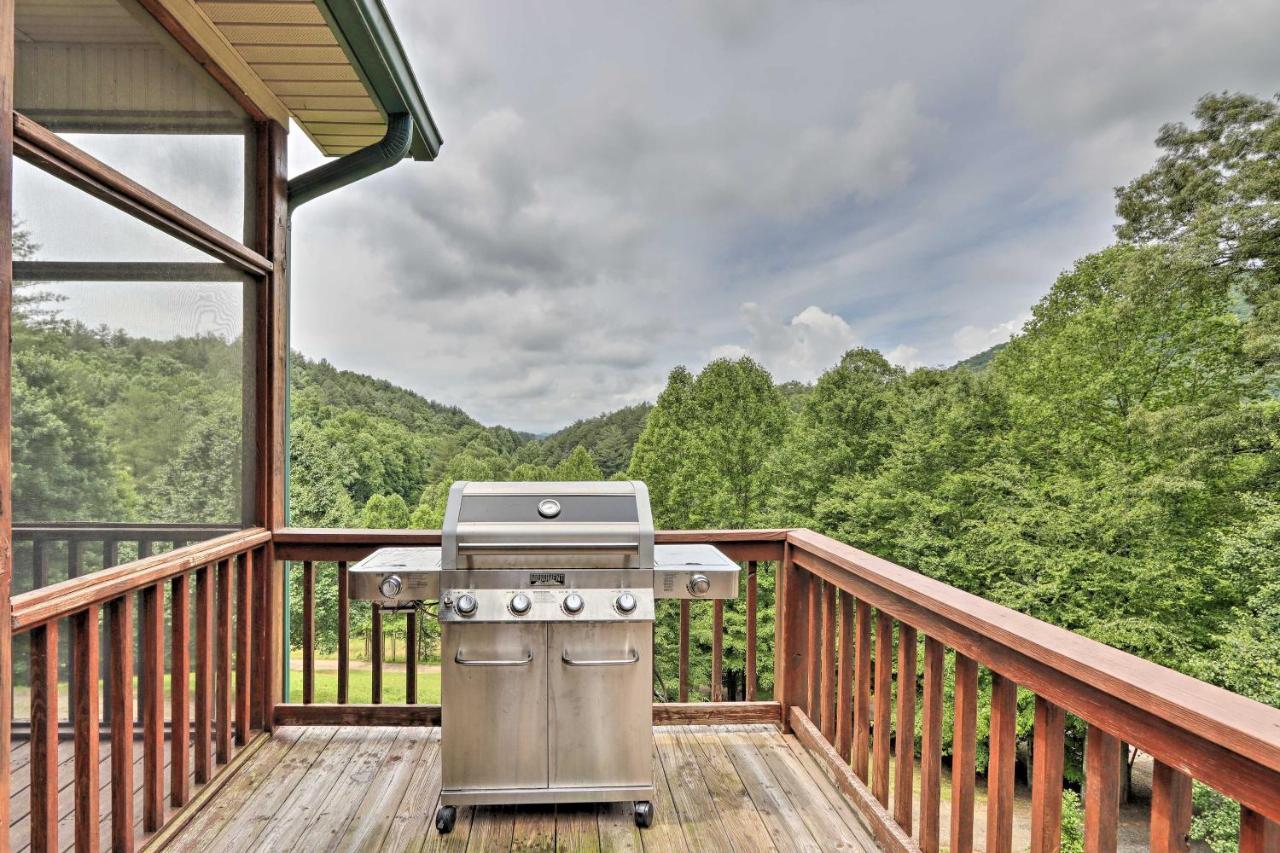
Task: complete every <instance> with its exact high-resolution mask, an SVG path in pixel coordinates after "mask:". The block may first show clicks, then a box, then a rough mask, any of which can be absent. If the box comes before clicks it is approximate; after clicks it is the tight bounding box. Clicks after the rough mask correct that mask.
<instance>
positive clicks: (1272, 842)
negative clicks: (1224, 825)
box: [1240, 806, 1280, 853]
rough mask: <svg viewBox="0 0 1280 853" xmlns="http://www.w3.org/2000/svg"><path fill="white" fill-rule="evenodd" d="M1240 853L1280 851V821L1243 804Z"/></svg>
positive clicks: (1276, 852)
mask: <svg viewBox="0 0 1280 853" xmlns="http://www.w3.org/2000/svg"><path fill="white" fill-rule="evenodd" d="M1240 853H1280V823H1276V822H1275V821H1273V820H1267V818H1266V817H1265V816H1263V815H1260V814H1258V813H1257V812H1255V811H1254V810H1253V809H1251V808H1249V807H1247V806H1241V807H1240Z"/></svg>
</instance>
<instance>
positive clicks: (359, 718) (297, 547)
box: [274, 528, 787, 725]
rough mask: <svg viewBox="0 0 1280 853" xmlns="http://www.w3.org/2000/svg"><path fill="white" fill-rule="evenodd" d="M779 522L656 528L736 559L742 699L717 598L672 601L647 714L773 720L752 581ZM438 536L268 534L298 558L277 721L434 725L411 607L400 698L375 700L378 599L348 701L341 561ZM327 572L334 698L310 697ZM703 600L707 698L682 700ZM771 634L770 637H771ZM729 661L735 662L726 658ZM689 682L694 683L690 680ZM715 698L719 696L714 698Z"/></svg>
mask: <svg viewBox="0 0 1280 853" xmlns="http://www.w3.org/2000/svg"><path fill="white" fill-rule="evenodd" d="M786 536H787V531H785V530H730V531H671V532H662V533H659V534H658V537H657V541H658V542H659V543H711V544H714V545H716V546H717V547H719V548H720V549H721V550H723V551H724V552H725V553H726V554H727V555H728V556H730V557H731V558H733V559H735V560H738V561H740V562H742V563H743V565H744V568H745V572H744V575H745V577H744V581H743V584H744V588H745V591H746V592H745V599H744V607H745V613H744V615H745V619H746V625H747V631H746V634H747V636H746V650H745V653H744V655H743V660H742V662H741V669H742V671H743V672H744V684H745V689H744V695H743V697H742V698H743V699H745V700H746V701H742V702H734V703H731V704H732V706H733V707H727V705H729V704H730V703H724V700H725V699H726V698H729V697H726V696H725V693H724V690H723V682H724V679H723V673H724V671H725V667H724V661H725V654H724V648H723V643H722V640H723V637H724V630H723V620H724V602H721V601H715V602H712V601H697V602H691V601H681V602H680V603H679V611H680V616H679V620H680V621H679V625H680V634H679V651H678V654H679V675H678V679H679V682H678V686H677V695H678V699H679V701H678V702H665V701H661V699H662V698H664V697H662V696H661V695H660V696H659V697H658V698H659V701H658V702H657V703H656V704H655V710H654V719H655V721H656V722H659V723H664V722H669V723H685V722H698V721H705V722H724V721H726V719H727V718H728V717H732V718H733V719H735V720H739V721H748V720H751V719H754V720H762V721H776V720H777V719H778V718H779V716H780V714H781V706H779V705H778V704H777V703H776V702H774V701H772V700H768V701H758V698H757V695H756V694H757V680H758V673H757V662H758V651H757V650H758V647H759V644H760V642H761V640H760V638H759V636H758V625H759V622H760V615H759V613H758V609H759V608H758V581H759V578H760V576H761V574H762V573H763V572H765V571H771V570H772V569H771V568H769V567H771V566H773V565H776V563H777V561H779V560H780V559H781V557H782V551H783V543H784V542H785V540H786ZM439 544H440V532H439V531H424V530H324V529H297V528H293V529H284V530H278V531H276V533H275V537H274V549H275V555H276V558H277V559H279V560H291V561H295V562H297V563H300V564H301V571H300V575H299V577H298V579H299V580H300V582H301V584H302V590H301V598H302V613H301V616H302V624H301V625H295V626H293V628H292V630H293V632H294V635H295V637H297V639H298V643H297V644H298V645H300V647H301V656H302V672H301V676H302V691H301V694H302V695H301V700H302V701H301V702H300V703H288V702H286V703H282V704H281V705H279V706H277V708H276V712H275V720H276V722H277V723H278V724H282V725H283V724H324V725H333V724H361V723H364V724H382V725H394V724H398V723H399V724H418V725H435V724H437V723H438V722H439V719H440V708H439V705H436V704H419V703H418V699H419V695H418V681H417V671H418V667H417V664H418V660H417V656H416V649H417V645H418V642H417V641H418V631H419V630H420V628H421V625H420V620H419V619H418V618H416V616H415V615H414V614H410V615H409V616H408V618H407V619H406V623H407V624H406V626H405V634H406V636H405V648H406V650H407V658H408V659H407V660H406V663H405V679H406V683H405V704H404V705H400V706H387V705H384V704H383V698H384V697H383V685H384V676H385V670H386V666H385V663H384V661H383V655H382V649H383V642H382V631H383V628H384V621H383V615H382V612H381V610H380V609H379V607H378V606H377V605H376V604H374V605H371V613H370V617H371V618H370V622H371V626H372V631H371V634H372V637H371V642H370V646H369V648H370V652H371V655H370V658H371V660H370V669H371V673H370V675H371V680H372V691H371V697H370V698H371V700H372V701H371V702H370V703H367V704H355V703H352V702H351V701H350V697H351V671H352V665H351V660H350V657H349V653H348V649H349V646H350V640H351V599H350V595H349V593H348V583H347V571H348V567H349V566H350V565H351V564H353V563H355V562H357V561H359V560H360V559H362V558H364V557H365V556H367V555H369V554H370V553H372V552H373V551H374V550H376V549H378V548H382V547H391V546H396V547H404V546H413V545H420V546H429V545H439ZM326 573H332V574H330V577H334V578H335V583H336V586H337V630H336V645H337V649H336V651H337V662H336V665H337V691H336V697H335V701H333V702H316V692H315V683H316V658H315V654H314V651H315V648H316V625H315V612H316V611H315V600H316V598H315V591H316V585H317V583H318V581H319V580H321V579H323V578H324V575H325V574H326ZM696 607H706V608H708V609H710V610H711V612H712V631H711V660H710V677H709V679H708V682H707V683H706V684H705V685H703V686H704V687H705V691H704V695H705V697H706V698H709V699H710V700H711V701H712V703H717V704H714V705H711V704H707V703H696V702H695V703H690V702H689V699H690V693H691V677H690V667H689V660H690V648H691V636H692V632H691V629H690V622H691V614H692V612H693V608H696ZM770 639H772V638H770ZM735 663H736V662H735ZM695 692H699V691H697V690H696V689H695ZM720 703H724V704H723V705H721V704H720Z"/></svg>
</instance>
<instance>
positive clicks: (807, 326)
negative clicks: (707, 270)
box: [712, 302, 857, 382]
mask: <svg viewBox="0 0 1280 853" xmlns="http://www.w3.org/2000/svg"><path fill="white" fill-rule="evenodd" d="M740 313H741V315H742V321H743V324H744V325H745V327H746V331H747V334H748V336H749V338H750V342H749V343H748V344H747V346H745V347H740V346H736V345H727V346H721V347H717V348H715V349H714V350H713V351H712V357H713V358H716V357H730V358H733V357H736V356H741V355H744V354H745V355H750V356H751V357H752V358H755V359H756V360H757V361H759V362H760V363H761V364H763V365H764V366H765V367H766V368H767V369H768V370H769V372H770V373H772V374H773V378H774V379H775V380H776V381H779V382H786V381H789V380H792V379H799V380H801V381H805V382H807V381H809V380H812V379H814V378H816V377H817V376H818V375H820V374H821V373H822V372H823V371H825V370H827V369H829V368H831V367H833V366H834V365H835V364H836V363H837V362H838V361H839V360H840V356H842V355H844V354H845V353H846V352H847V351H848V350H850V349H851V348H853V347H855V346H857V335H856V334H855V333H854V331H853V328H852V327H851V326H850V325H849V324H848V323H847V322H846V321H845V319H844V318H843V317H841V316H839V315H838V314H831V313H829V312H827V311H824V310H822V309H821V308H819V307H818V306H816V305H810V306H809V307H808V308H805V309H804V310H803V311H801V312H800V313H799V314H796V315H795V316H794V317H792V318H791V319H790V320H781V319H780V318H778V317H777V316H776V315H775V314H773V313H771V312H770V311H768V310H767V309H765V308H764V307H762V306H760V305H758V304H756V303H754V302H747V303H744V304H743V305H742V307H741V309H740Z"/></svg>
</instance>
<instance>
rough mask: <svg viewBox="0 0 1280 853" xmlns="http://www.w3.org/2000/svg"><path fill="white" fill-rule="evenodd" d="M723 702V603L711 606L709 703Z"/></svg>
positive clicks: (716, 601) (716, 602)
mask: <svg viewBox="0 0 1280 853" xmlns="http://www.w3.org/2000/svg"><path fill="white" fill-rule="evenodd" d="M723 700H724V602H723V601H721V600H720V599H718V598H717V599H716V600H715V601H714V602H713V603H712V605H711V701H712V702H720V701H723Z"/></svg>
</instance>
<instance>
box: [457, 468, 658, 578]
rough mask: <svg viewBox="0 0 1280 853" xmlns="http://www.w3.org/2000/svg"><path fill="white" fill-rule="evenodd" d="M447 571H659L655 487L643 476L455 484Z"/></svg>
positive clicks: (464, 482) (462, 481) (460, 482)
mask: <svg viewBox="0 0 1280 853" xmlns="http://www.w3.org/2000/svg"><path fill="white" fill-rule="evenodd" d="M442 546H443V554H442V556H443V569H444V570H445V571H450V570H455V569H513V568H517V569H518V568H563V569H652V568H653V516H652V515H651V514H650V511H649V490H648V489H647V488H646V487H645V485H644V483H642V482H639V481H638V480H635V481H623V482H620V481H605V482H585V483H536V482H535V483H482V482H471V481H465V480H460V481H458V482H456V483H454V484H453V487H452V488H451V489H450V490H449V503H448V506H447V508H446V509H445V516H444V531H443V539H442Z"/></svg>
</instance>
